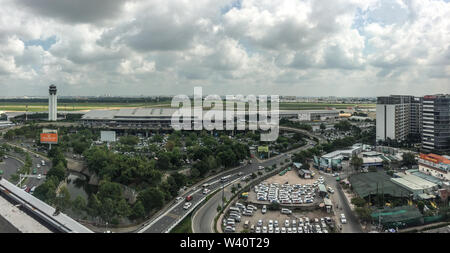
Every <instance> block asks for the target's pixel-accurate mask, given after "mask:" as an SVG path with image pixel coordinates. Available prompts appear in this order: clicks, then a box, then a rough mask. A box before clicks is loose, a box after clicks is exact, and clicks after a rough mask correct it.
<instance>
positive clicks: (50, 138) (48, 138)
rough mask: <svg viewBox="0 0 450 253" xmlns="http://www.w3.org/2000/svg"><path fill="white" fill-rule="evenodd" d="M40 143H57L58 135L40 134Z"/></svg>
mask: <svg viewBox="0 0 450 253" xmlns="http://www.w3.org/2000/svg"><path fill="white" fill-rule="evenodd" d="M41 143H51V144H56V143H58V134H57V133H41Z"/></svg>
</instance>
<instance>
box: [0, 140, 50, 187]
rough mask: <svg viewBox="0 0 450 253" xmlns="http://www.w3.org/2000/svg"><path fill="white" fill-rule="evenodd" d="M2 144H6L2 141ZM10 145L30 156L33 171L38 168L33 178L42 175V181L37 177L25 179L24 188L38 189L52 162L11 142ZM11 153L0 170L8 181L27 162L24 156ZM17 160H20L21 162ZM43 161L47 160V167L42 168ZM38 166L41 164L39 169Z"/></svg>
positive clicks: (0, 166)
mask: <svg viewBox="0 0 450 253" xmlns="http://www.w3.org/2000/svg"><path fill="white" fill-rule="evenodd" d="M0 142H1V143H4V141H0ZM1 143H0V144H1ZM8 144H9V145H11V146H15V147H19V148H21V149H22V150H24V151H25V152H27V153H28V154H29V155H30V158H31V161H32V166H31V170H33V169H34V168H36V174H35V175H33V176H37V175H39V174H41V175H42V178H41V179H37V177H30V178H28V179H25V181H24V182H23V183H22V186H24V185H26V186H27V187H30V188H32V187H33V186H36V187H37V186H39V185H41V184H42V183H43V182H44V181H45V180H44V179H45V176H44V174H46V172H47V171H48V170H49V169H50V168H51V161H50V160H49V159H48V158H46V157H43V156H41V155H39V154H36V153H34V152H33V151H30V150H28V149H26V148H24V147H21V146H19V145H16V144H13V143H9V142H8ZM10 153H11V155H9V156H8V158H7V159H4V163H3V164H0V169H2V170H3V171H4V177H5V178H6V179H9V178H10V177H11V175H12V174H15V173H16V171H17V170H18V169H19V168H21V167H22V166H23V162H24V161H25V158H24V156H22V155H21V154H18V153H14V152H12V151H11V152H10ZM17 158H20V160H19V159H17ZM42 160H45V166H42V164H41V161H42ZM38 164H39V168H38V167H37V165H38Z"/></svg>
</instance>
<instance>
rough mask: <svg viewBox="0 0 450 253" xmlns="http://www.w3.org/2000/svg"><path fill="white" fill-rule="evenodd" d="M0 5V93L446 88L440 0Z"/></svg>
mask: <svg viewBox="0 0 450 253" xmlns="http://www.w3.org/2000/svg"><path fill="white" fill-rule="evenodd" d="M0 6H1V8H0V96H18V95H37V96H43V95H46V94H47V89H48V85H49V84H50V83H54V84H56V85H57V86H58V88H59V94H60V95H104V94H111V95H123V96H126V95H133V96H137V95H146V96H147V95H176V94H188V95H191V94H192V93H193V87H194V86H202V87H203V91H204V93H205V94H220V95H225V94H279V95H297V96H376V95H386V94H394V93H395V94H414V95H424V94H432V93H450V18H449V17H450V0H365V1H364V0H333V1H329V0H305V1H302V0H285V1H282V0H280V1H274V0H232V1H228V0H214V1H207V0H189V1H188V0H173V1H172V0H158V1H157V0H148V1H147V0H129V1H125V0H77V1H75V0H14V1H13V0H0Z"/></svg>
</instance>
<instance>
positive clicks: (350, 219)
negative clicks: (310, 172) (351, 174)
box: [320, 173, 363, 233]
mask: <svg viewBox="0 0 450 253" xmlns="http://www.w3.org/2000/svg"><path fill="white" fill-rule="evenodd" d="M320 175H322V176H323V177H324V179H325V182H326V184H327V186H330V187H331V188H333V189H334V190H335V191H334V193H333V194H331V199H332V200H333V202H334V204H335V206H334V207H333V208H334V209H335V212H336V213H337V215H336V219H337V220H339V222H337V223H340V219H339V217H340V215H341V213H344V215H345V217H346V219H347V224H342V232H343V233H363V230H362V228H361V224H360V223H359V221H358V219H357V217H356V216H355V214H354V213H353V211H352V209H351V208H350V205H349V203H348V201H347V199H346V197H345V195H344V192H343V190H342V188H341V187H340V186H339V183H338V182H337V181H336V178H335V177H333V176H332V175H330V174H327V173H320ZM336 204H337V207H336Z"/></svg>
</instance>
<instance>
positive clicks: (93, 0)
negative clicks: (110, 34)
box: [17, 0, 126, 23]
mask: <svg viewBox="0 0 450 253" xmlns="http://www.w3.org/2000/svg"><path fill="white" fill-rule="evenodd" d="M125 3H126V0H17V4H19V5H22V6H25V7H26V8H28V9H30V10H31V11H33V12H35V13H37V14H39V15H43V16H47V17H50V18H56V19H60V20H63V21H65V22H67V23H97V22H102V21H104V20H110V19H114V18H115V17H117V16H118V15H119V14H120V12H121V10H122V7H123V5H124V4H125Z"/></svg>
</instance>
